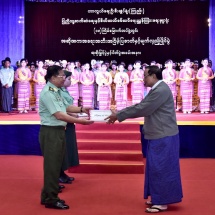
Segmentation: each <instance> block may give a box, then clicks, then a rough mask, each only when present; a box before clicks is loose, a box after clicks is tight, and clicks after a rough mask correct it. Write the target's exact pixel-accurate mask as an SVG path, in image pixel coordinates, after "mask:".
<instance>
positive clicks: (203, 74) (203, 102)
mask: <svg viewBox="0 0 215 215" xmlns="http://www.w3.org/2000/svg"><path fill="white" fill-rule="evenodd" d="M212 78H214V76H213V72H212V70H211V68H210V67H207V68H205V67H202V68H200V69H199V71H198V73H197V79H198V96H199V98H200V104H199V108H200V111H201V113H204V112H205V113H208V112H209V110H210V98H211V96H212V83H211V79H212Z"/></svg>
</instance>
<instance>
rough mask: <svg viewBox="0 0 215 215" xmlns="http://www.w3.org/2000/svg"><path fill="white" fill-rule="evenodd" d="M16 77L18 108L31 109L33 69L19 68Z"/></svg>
mask: <svg viewBox="0 0 215 215" xmlns="http://www.w3.org/2000/svg"><path fill="white" fill-rule="evenodd" d="M15 79H16V80H17V81H18V83H17V94H18V108H17V109H18V110H19V111H23V110H29V97H30V83H29V80H30V79H31V71H30V70H29V69H28V68H19V69H17V71H16V74H15Z"/></svg>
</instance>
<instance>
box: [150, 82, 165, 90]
mask: <svg viewBox="0 0 215 215" xmlns="http://www.w3.org/2000/svg"><path fill="white" fill-rule="evenodd" d="M161 82H163V80H159V81H158V82H157V83H156V84H154V85H153V87H152V90H154V89H155V87H157V86H158V84H160V83H161Z"/></svg>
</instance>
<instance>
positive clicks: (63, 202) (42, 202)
mask: <svg viewBox="0 0 215 215" xmlns="http://www.w3.org/2000/svg"><path fill="white" fill-rule="evenodd" d="M58 202H61V203H62V204H65V201H64V200H63V199H59V200H58ZM40 204H41V205H45V204H46V201H45V200H41V202H40Z"/></svg>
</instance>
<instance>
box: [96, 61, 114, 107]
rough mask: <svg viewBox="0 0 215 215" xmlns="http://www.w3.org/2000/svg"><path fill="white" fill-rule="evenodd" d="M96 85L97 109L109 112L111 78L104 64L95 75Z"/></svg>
mask: <svg viewBox="0 0 215 215" xmlns="http://www.w3.org/2000/svg"><path fill="white" fill-rule="evenodd" d="M96 83H97V84H98V95H97V101H98V103H99V104H98V107H99V110H109V109H110V104H111V98H112V93H111V86H110V85H111V83H112V77H111V74H110V73H109V72H107V66H106V64H105V63H102V65H101V71H100V72H99V73H97V76H96Z"/></svg>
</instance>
